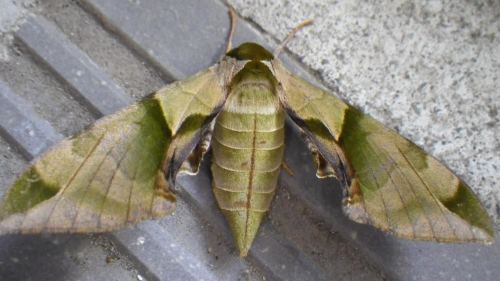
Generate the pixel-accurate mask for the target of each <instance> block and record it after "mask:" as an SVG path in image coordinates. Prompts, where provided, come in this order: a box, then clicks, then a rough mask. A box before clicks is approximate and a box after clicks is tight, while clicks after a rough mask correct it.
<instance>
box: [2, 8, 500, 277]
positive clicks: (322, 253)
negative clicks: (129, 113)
mask: <svg viewBox="0 0 500 281" xmlns="http://www.w3.org/2000/svg"><path fill="white" fill-rule="evenodd" d="M60 2H63V1H55V0H54V1H46V3H43V4H42V10H41V11H39V12H37V13H36V14H37V15H36V16H35V17H31V18H29V19H28V20H27V21H26V22H25V23H24V24H23V25H22V26H21V28H20V30H19V31H17V33H16V34H15V37H16V42H17V43H18V45H19V48H20V53H21V55H20V56H13V57H12V58H11V61H10V62H8V65H6V66H2V67H0V109H2V108H3V107H5V108H8V109H9V110H1V111H0V120H1V121H0V128H1V129H0V136H1V138H0V153H1V154H0V155H3V156H4V157H0V165H1V167H2V169H5V170H6V171H9V173H5V176H3V178H2V179H1V181H0V182H1V183H2V184H6V183H8V182H11V181H12V180H13V179H14V177H15V174H16V173H19V172H20V171H21V170H22V168H24V167H26V166H27V160H29V159H30V158H31V157H34V156H36V155H39V154H40V153H41V152H42V151H43V150H44V149H46V148H47V147H48V146H50V145H51V144H52V143H55V142H57V140H59V139H60V138H61V137H60V136H61V135H66V136H67V135H69V134H72V133H74V132H76V131H78V130H79V129H80V128H82V127H84V126H85V125H88V124H89V123H91V122H93V119H94V118H95V117H94V116H100V115H105V114H108V113H110V112H113V111H115V110H116V109H118V108H121V107H123V106H125V105H126V104H129V103H130V102H132V101H133V100H134V99H135V98H137V97H140V96H144V95H145V94H147V93H149V92H151V91H153V90H155V89H157V88H159V87H160V86H161V85H162V84H165V83H167V82H169V81H172V80H177V79H183V78H185V77H188V76H189V75H192V74H194V73H196V72H197V71H200V70H202V69H204V68H206V67H207V66H209V65H211V64H213V63H214V62H216V61H217V59H218V58H220V56H221V55H222V53H223V50H224V47H225V39H226V36H227V30H228V27H229V21H228V17H227V9H226V7H225V6H224V5H223V4H222V3H221V2H219V1H217V0H211V1H208V0H206V1H201V0H190V1H180V0H179V1H161V0H149V1H122V0H107V1H100V0H82V1H80V2H79V4H80V5H77V4H72V3H60ZM235 41H236V42H234V43H235V44H238V43H239V42H242V41H257V42H261V43H264V44H265V40H264V37H263V36H262V35H261V34H259V32H258V31H256V30H254V29H253V28H251V26H250V25H249V24H248V23H245V22H244V21H240V22H239V25H238V30H237V34H236V40H235ZM284 61H285V62H286V63H287V64H288V65H289V66H290V68H291V69H293V71H294V72H295V73H298V74H302V75H305V76H306V77H309V76H307V72H306V71H305V70H304V69H302V68H301V66H300V65H299V64H298V63H297V62H295V61H293V60H292V59H290V58H287V57H285V58H284ZM27 69H29V71H30V76H29V83H30V84H31V85H40V87H38V86H36V87H34V86H32V87H23V85H21V83H22V81H23V80H20V79H16V76H15V75H14V74H13V73H16V71H17V72H23V71H26V70H27ZM309 78H310V79H311V77H309ZM40 91H43V94H39V93H40ZM65 111H67V119H64V117H63V120H64V121H60V120H61V119H60V118H52V115H56V114H57V115H61V116H65V115H64V114H65ZM52 112H54V114H52V115H51V113H52ZM32 131H33V132H36V133H35V136H36V138H35V137H33V133H30V132H32ZM288 136H289V140H290V141H289V143H288V147H287V152H286V153H287V157H286V158H287V162H288V163H289V164H290V166H291V167H292V168H293V169H294V171H295V176H294V177H289V176H287V175H283V180H282V183H281V187H282V188H281V189H280V192H279V194H278V196H277V198H276V200H275V202H274V207H273V209H272V211H271V213H270V218H269V219H268V220H267V221H266V222H265V223H264V224H263V226H262V227H261V231H260V234H259V236H258V237H257V239H256V242H255V244H254V245H253V248H252V249H251V251H250V254H249V257H248V258H246V259H241V258H239V257H238V253H237V251H236V249H235V247H234V244H233V241H232V238H231V235H230V233H229V229H228V227H227V225H226V222H225V221H224V219H223V217H222V214H221V213H220V212H219V211H218V209H217V208H216V203H215V201H214V199H213V196H212V193H211V189H210V179H209V174H208V166H207V163H208V162H209V161H204V169H203V171H202V173H201V174H200V175H199V176H197V177H192V178H191V177H183V178H181V179H179V181H178V182H179V186H178V190H177V193H178V197H179V204H178V209H177V211H176V213H175V214H174V215H173V216H170V217H167V218H165V219H162V220H159V221H150V222H145V223H142V224H140V225H139V226H137V227H136V228H133V229H127V230H124V231H121V232H117V233H114V234H110V235H105V236H98V237H97V238H96V237H87V236H83V237H82V236H69V238H68V236H61V235H53V236H50V235H49V236H47V235H45V236H43V237H38V236H34V237H23V236H7V237H0V249H2V250H1V251H0V280H4V279H5V278H4V277H5V276H6V277H8V278H7V279H5V280H26V279H30V278H31V280H138V279H139V280H140V279H141V278H145V279H147V280H376V279H382V278H388V279H409V277H410V276H417V279H418V275H417V274H415V273H419V271H420V270H424V269H427V268H428V269H429V270H431V272H433V273H434V274H438V273H439V272H442V273H443V274H444V275H443V276H453V275H452V273H453V272H452V271H453V270H456V268H458V267H457V266H455V265H454V261H456V259H455V257H454V256H453V255H456V254H458V255H462V256H465V257H466V258H467V259H469V263H468V264H466V266H465V267H466V268H465V269H464V270H468V269H469V268H478V269H476V270H475V272H474V275H473V279H482V280H494V278H493V274H494V272H492V271H488V270H489V269H491V268H492V264H494V263H495V260H498V257H499V256H500V254H499V248H498V247H494V248H485V247H478V246H477V245H466V246H459V247H457V246H436V245H435V244H429V243H415V242H407V241H400V240H397V239H394V238H390V237H389V238H387V237H386V236H385V235H384V234H382V233H380V232H377V231H375V230H373V229H372V228H370V227H367V226H362V225H357V224H355V223H352V222H350V221H348V220H347V219H346V218H344V217H343V215H342V214H341V211H340V208H339V202H340V190H339V189H338V187H337V186H336V184H335V183H334V182H333V181H324V182H320V181H318V180H317V179H315V178H314V173H313V171H312V165H310V164H311V158H310V156H309V155H308V152H307V151H306V149H305V146H304V144H302V142H301V141H300V140H299V138H298V136H297V135H296V134H295V133H293V132H292V130H289V132H288ZM2 139H3V140H2ZM34 140H36V141H34ZM16 148H17V149H18V150H19V151H20V152H21V153H17V152H16ZM297 151H301V152H299V153H298V152H297ZM207 160H208V159H207ZM4 167H5V168H4ZM1 175H4V174H1ZM1 188H2V189H0V191H1V192H0V194H1V193H3V192H4V190H5V186H2V187H1ZM109 240H111V241H113V243H114V245H115V246H116V248H115V247H113V246H109V245H111V244H109ZM54 241H56V242H54ZM58 241H63V243H61V242H58ZM96 241H98V242H96ZM99 241H101V242H99ZM102 241H107V242H102ZM4 245H5V246H6V247H3V246H4ZM12 245H15V246H12ZM47 245H50V246H47ZM102 245H106V246H104V247H102ZM358 247H360V248H361V249H358ZM443 247H444V248H443ZM420 248H421V249H423V250H424V251H427V253H428V254H429V255H434V256H439V257H440V258H441V257H442V261H443V263H444V265H445V267H443V268H442V269H439V268H437V267H436V266H434V267H432V264H433V262H430V261H429V259H425V258H424V257H423V256H422V253H421V252H420V251H419V249H420ZM82 249H85V250H82ZM443 249H444V250H443ZM443 251H444V252H446V255H445V254H443ZM47 252H48V253H49V254H50V253H51V254H50V255H48V256H47V257H46V258H42V257H43V256H44V255H45V254H46V253H47ZM82 255H83V256H82ZM449 255H451V256H449ZM477 255H478V256H479V257H477ZM106 257H113V258H115V259H111V261H110V260H109V258H108V262H109V263H106ZM117 258H118V260H116V259H117ZM33 260H35V262H33ZM82 260H83V261H84V262H82ZM413 261H415V264H413ZM44 265H47V266H44ZM58 265H61V266H62V267H64V270H63V269H58ZM429 265H431V266H430V267H429ZM450 265H453V266H454V267H450ZM481 268H482V269H484V270H480V269H481ZM497 270H498V269H497ZM469 271H470V270H469ZM435 276H438V275H435Z"/></svg>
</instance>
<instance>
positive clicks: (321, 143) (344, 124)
mask: <svg viewBox="0 0 500 281" xmlns="http://www.w3.org/2000/svg"><path fill="white" fill-rule="evenodd" d="M280 71H281V74H280V75H279V76H278V77H277V78H278V79H279V81H280V82H281V87H282V88H281V90H280V91H281V93H280V95H281V97H282V103H283V104H284V106H285V108H286V109H287V111H288V112H289V114H290V116H291V117H292V119H294V120H295V121H296V123H297V124H298V125H299V126H300V127H302V129H303V130H304V132H305V133H306V135H307V136H308V138H309V139H310V141H311V142H312V143H313V144H314V148H316V149H317V150H318V151H319V153H320V155H321V156H322V157H323V159H324V160H326V161H327V162H328V163H329V164H330V165H331V166H333V168H334V170H335V171H336V172H335V174H336V177H337V178H339V179H340V180H341V181H342V182H343V183H344V184H345V186H346V200H345V207H344V211H345V213H346V214H347V215H348V216H349V217H350V218H351V219H354V220H356V221H358V222H361V223H369V224H372V225H374V226H375V227H377V228H380V229H382V230H385V231H388V232H391V233H393V234H395V235H397V236H399V237H403V238H407V239H417V240H436V241H441V242H484V243H488V242H492V241H493V235H494V234H493V227H492V223H491V220H490V218H489V217H488V215H487V213H486V211H485V210H484V208H483V207H482V206H481V204H480V202H479V201H478V199H477V198H476V197H475V195H474V193H473V192H472V191H471V189H470V188H469V187H468V186H467V185H466V184H465V183H464V182H463V181H461V180H460V179H459V178H458V177H457V176H455V175H454V174H453V173H452V172H450V171H449V170H448V169H447V168H446V167H445V166H444V165H442V164H440V163H439V162H438V161H437V160H436V159H434V158H433V157H431V156H429V155H427V154H426V153H425V152H424V151H423V150H422V149H420V148H419V147H418V146H416V145H415V144H413V143H411V142H410V141H408V140H406V139H405V138H403V137H401V136H400V135H399V134H397V133H396V132H394V131H393V130H390V129H387V128H385V127H384V126H383V125H382V124H381V123H379V122H377V121H376V120H374V119H373V118H371V117H369V116H367V115H365V114H362V113H361V112H360V111H359V110H357V109H355V108H353V107H351V106H349V105H347V104H345V103H344V102H343V101H342V100H340V99H338V98H336V97H334V96H333V95H331V94H328V93H327V92H325V91H323V90H320V89H318V88H315V87H314V86H312V85H310V84H309V83H308V82H306V81H304V80H302V79H300V78H297V77H294V76H292V75H290V74H289V73H287V72H283V70H280ZM297 85H299V86H298V87H297ZM306 91H310V92H309V93H306ZM326 105H327V106H326ZM337 105H339V106H338V107H336V106H337ZM328 133H329V134H328ZM316 161H317V163H318V160H316ZM339 165H340V167H339ZM319 166H320V165H318V167H319ZM323 169H324V170H326V171H328V169H325V168H324V167H323ZM318 172H320V171H318Z"/></svg>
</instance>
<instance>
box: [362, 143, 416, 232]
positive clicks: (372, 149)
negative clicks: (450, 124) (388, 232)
mask: <svg viewBox="0 0 500 281" xmlns="http://www.w3.org/2000/svg"><path fill="white" fill-rule="evenodd" d="M367 147H368V148H369V149H370V150H371V151H372V152H373V154H374V155H375V156H376V157H377V159H378V160H379V163H381V161H380V160H381V159H380V156H379V155H378V154H377V153H376V151H375V149H374V148H373V145H371V144H370V142H368V143H367ZM391 160H392V161H394V159H392V157H391ZM381 167H382V169H384V171H385V173H386V174H387V176H388V177H389V180H390V181H391V184H392V187H393V189H394V190H395V191H396V193H397V194H398V199H399V201H400V202H401V205H402V206H403V209H404V210H405V214H406V217H407V218H408V221H409V222H410V225H411V228H412V233H413V236H415V233H416V232H415V226H414V225H413V222H412V219H411V217H410V213H409V212H408V209H407V208H406V207H405V202H404V201H403V196H402V195H401V192H400V191H399V189H397V188H396V183H395V182H394V179H393V177H392V175H391V173H389V171H388V170H387V167H385V165H381Z"/></svg>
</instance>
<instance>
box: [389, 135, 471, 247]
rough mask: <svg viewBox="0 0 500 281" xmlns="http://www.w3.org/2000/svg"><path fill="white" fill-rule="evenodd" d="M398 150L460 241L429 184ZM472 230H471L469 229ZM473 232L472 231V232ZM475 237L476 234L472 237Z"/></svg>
mask: <svg viewBox="0 0 500 281" xmlns="http://www.w3.org/2000/svg"><path fill="white" fill-rule="evenodd" d="M396 148H397V149H398V151H399V153H401V155H402V156H403V158H404V159H405V161H406V163H408V165H410V167H411V169H412V171H413V172H414V173H415V174H416V175H417V177H418V179H419V180H420V181H421V182H422V184H423V185H424V187H425V190H426V191H427V192H428V193H429V195H430V196H431V197H432V199H433V200H434V202H435V203H436V205H437V207H438V209H439V211H440V212H441V215H442V216H443V218H444V219H445V220H446V222H447V223H448V226H449V227H450V229H451V230H452V232H453V235H454V236H455V238H457V239H458V236H457V233H456V229H455V227H453V226H452V225H451V222H450V220H449V219H448V217H447V216H446V215H445V213H444V210H443V209H442V208H441V204H440V202H439V201H438V200H437V198H436V197H435V196H434V195H433V194H432V192H431V190H430V188H429V186H428V185H427V182H426V181H424V179H423V178H422V177H421V176H420V174H419V173H418V171H417V170H416V169H415V166H413V164H412V163H411V162H410V160H409V159H408V158H407V157H406V156H405V155H404V153H403V151H401V149H400V148H399V146H397V145H396ZM469 230H470V229H469ZM471 232H472V231H471ZM472 236H474V234H473V235H472Z"/></svg>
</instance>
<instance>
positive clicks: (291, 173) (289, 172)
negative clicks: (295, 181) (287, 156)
mask: <svg viewBox="0 0 500 281" xmlns="http://www.w3.org/2000/svg"><path fill="white" fill-rule="evenodd" d="M281 168H283V170H285V172H286V173H287V174H288V175H289V176H291V177H293V176H294V175H295V174H294V173H293V170H292V168H290V166H288V164H287V163H286V161H285V160H284V159H283V162H281Z"/></svg>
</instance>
